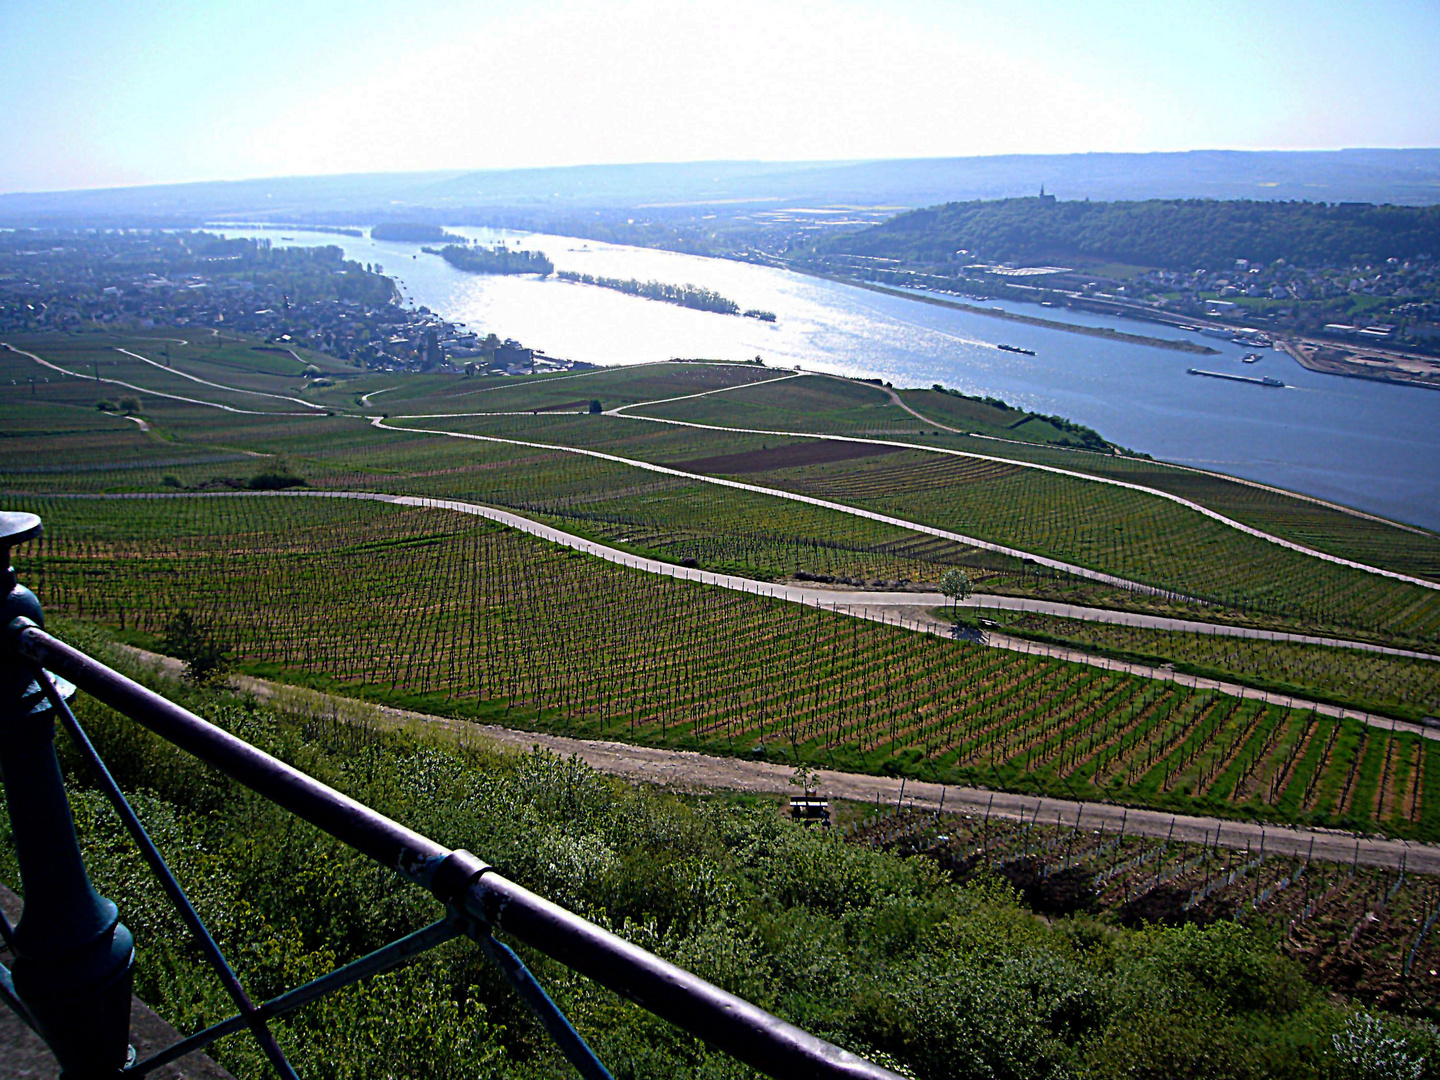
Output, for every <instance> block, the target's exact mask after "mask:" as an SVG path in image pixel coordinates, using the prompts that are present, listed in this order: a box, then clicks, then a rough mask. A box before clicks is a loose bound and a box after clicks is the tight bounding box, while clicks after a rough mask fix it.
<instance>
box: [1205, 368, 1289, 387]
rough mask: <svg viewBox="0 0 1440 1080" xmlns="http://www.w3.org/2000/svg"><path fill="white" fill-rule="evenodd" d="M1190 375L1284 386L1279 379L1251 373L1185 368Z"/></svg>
mask: <svg viewBox="0 0 1440 1080" xmlns="http://www.w3.org/2000/svg"><path fill="white" fill-rule="evenodd" d="M1185 370H1186V371H1188V372H1189V373H1190V374H1191V375H1204V376H1205V377H1206V378H1207V379H1228V380H1229V381H1230V382H1243V383H1253V384H1254V385H1256V386H1282V387H1283V386H1284V385H1285V384H1284V383H1283V382H1281V381H1280V380H1279V379H1272V378H1271V377H1270V376H1269V375H1263V376H1261V377H1260V378H1258V379H1257V378H1255V377H1254V376H1253V375H1228V374H1226V373H1225V372H1223V371H1202V370H1201V369H1200V368H1193V367H1192V368H1186V369H1185Z"/></svg>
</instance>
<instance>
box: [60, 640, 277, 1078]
mask: <svg viewBox="0 0 1440 1080" xmlns="http://www.w3.org/2000/svg"><path fill="white" fill-rule="evenodd" d="M36 677H37V679H38V680H39V683H40V685H41V687H43V688H44V690H45V696H46V697H48V698H49V699H50V704H51V705H52V706H53V707H54V709H55V711H56V712H57V713H58V714H59V716H60V722H61V723H62V724H64V726H65V731H66V733H67V734H68V735H69V736H70V739H71V741H72V742H73V743H74V744H75V748H76V750H77V751H78V752H79V754H80V756H81V757H82V758H84V759H85V764H86V765H88V766H89V768H90V773H91V775H92V776H94V777H95V781H96V783H98V784H99V785H100V790H101V791H102V792H104V794H105V797H106V798H107V799H109V800H110V805H111V806H112V807H113V808H114V810H115V813H116V815H117V816H118V817H119V818H120V823H121V824H122V825H124V826H125V831H126V832H128V833H129V834H130V838H131V839H132V840H134V841H135V846H136V847H138V848H139V849H140V855H141V856H142V857H143V858H144V860H145V862H146V863H147V864H148V865H149V867H150V871H151V873H153V874H154V875H155V877H156V878H157V879H158V880H159V882H160V887H161V888H162V889H164V890H165V895H166V896H168V897H169V898H170V902H171V903H172V904H174V905H175V910H176V911H178V912H179V913H180V919H181V921H182V922H184V923H185V927H186V929H188V930H189V931H190V934H191V936H192V937H194V939H195V941H196V942H197V943H198V944H199V946H200V951H201V952H202V953H204V954H205V959H206V960H207V961H209V963H210V967H211V968H213V969H214V971H215V974H216V975H217V976H218V977H219V979H220V982H221V984H222V985H223V986H224V987H225V992H226V993H228V994H229V995H230V997H231V999H232V1000H233V1001H234V1002H235V1004H236V1006H237V1007H238V1008H239V1009H240V1012H241V1013H242V1014H244V1015H245V1016H246V1017H247V1022H248V1023H249V1025H250V1028H251V1030H252V1031H253V1032H254V1034H255V1041H256V1042H258V1043H259V1044H260V1049H261V1050H263V1051H264V1052H265V1056H266V1057H267V1058H269V1059H270V1064H271V1065H272V1066H274V1068H275V1071H276V1072H278V1073H279V1074H280V1076H281V1078H282V1080H300V1078H299V1077H298V1076H296V1075H295V1070H294V1068H293V1067H292V1066H291V1065H290V1062H289V1061H287V1060H286V1058H285V1052H284V1051H283V1050H281V1049H280V1044H279V1043H278V1042H276V1041H275V1036H274V1035H273V1034H271V1032H270V1029H269V1028H267V1027H266V1026H265V1020H264V1018H263V1017H261V1016H258V1015H256V1011H255V1006H254V1005H253V1004H252V1003H251V1001H250V995H249V994H247V993H246V992H245V987H244V986H242V985H241V983H240V979H239V978H238V977H237V976H236V975H235V970H234V969H233V968H232V967H231V966H230V961H229V960H226V959H225V954H224V953H223V952H221V951H220V946H219V945H217V944H216V943H215V939H214V938H213V937H211V935H210V930H209V929H208V928H207V927H206V925H205V922H204V920H202V919H201V918H200V913H199V912H198V911H196V910H195V905H194V904H192V903H190V898H189V897H188V896H186V895H185V890H184V889H183V888H182V887H181V886H180V882H178V881H176V880H175V875H174V874H173V873H171V872H170V866H169V864H168V863H166V862H165V856H163V855H161V854H160V849H159V848H157V847H156V846H155V841H154V840H152V839H150V834H149V833H148V832H146V831H145V826H144V825H142V824H141V823H140V818H139V816H138V815H137V814H136V813H135V810H134V808H133V807H131V805H130V802H129V800H128V799H126V798H125V793H124V792H122V791H121V790H120V785H119V784H117V783H116V782H115V778H114V777H113V776H111V775H110V770H109V769H108V768H106V767H105V762H104V761H102V760H101V758H100V755H99V753H97V752H96V750H95V747H94V745H93V744H92V743H91V742H90V736H88V735H86V734H85V729H84V728H82V727H81V726H80V721H79V720H77V719H75V714H74V713H73V712H71V711H70V706H69V705H67V704H66V703H65V699H64V698H63V697H62V696H61V695H60V691H59V690H58V689H57V688H56V686H55V684H54V683H53V682H52V681H51V680H50V676H49V675H48V674H46V672H45V670H44V669H43V668H41V669H40V671H39V673H38V675H37V676H36Z"/></svg>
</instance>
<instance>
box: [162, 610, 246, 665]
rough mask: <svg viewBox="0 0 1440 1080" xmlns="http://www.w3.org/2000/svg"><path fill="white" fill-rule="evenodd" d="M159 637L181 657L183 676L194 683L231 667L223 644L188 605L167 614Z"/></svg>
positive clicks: (166, 646)
mask: <svg viewBox="0 0 1440 1080" xmlns="http://www.w3.org/2000/svg"><path fill="white" fill-rule="evenodd" d="M160 641H161V644H162V646H163V647H164V649H165V651H166V652H167V653H169V654H170V655H171V656H174V657H175V658H176V659H178V660H182V661H184V663H185V677H186V678H187V679H189V680H190V681H191V682H193V683H202V684H203V683H210V682H214V681H215V680H216V679H219V678H220V677H221V676H223V675H224V674H225V673H226V672H227V671H228V670H230V661H229V659H228V658H227V657H226V656H225V646H224V644H222V643H221V641H220V639H219V638H218V637H216V635H215V632H214V630H212V629H211V628H210V627H209V626H207V625H206V624H205V623H203V622H201V621H200V620H198V619H196V618H195V616H194V615H192V614H191V613H190V610H189V609H188V608H181V609H180V610H179V611H177V612H176V613H175V614H174V615H172V616H171V617H170V619H169V620H168V621H167V622H166V623H165V630H164V633H163V634H162V635H161V638H160Z"/></svg>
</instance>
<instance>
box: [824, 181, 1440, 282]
mask: <svg viewBox="0 0 1440 1080" xmlns="http://www.w3.org/2000/svg"><path fill="white" fill-rule="evenodd" d="M962 249H963V250H965V251H968V252H969V253H971V255H972V256H974V257H975V258H978V259H1047V258H1057V257H1063V256H1066V255H1069V256H1088V257H1091V258H1096V259H1107V260H1115V261H1118V262H1122V263H1129V264H1136V265H1142V266H1156V267H1165V268H1168V269H1172V270H1193V269H1195V268H1196V267H1209V268H1211V269H1214V268H1216V267H1221V266H1228V265H1231V264H1233V263H1234V261H1235V260H1236V259H1248V260H1250V261H1251V262H1260V263H1271V262H1274V261H1275V260H1276V259H1286V260H1288V261H1289V262H1291V263H1294V264H1296V265H1299V266H1308V267H1320V266H1337V265H1348V264H1350V263H1351V262H1352V261H1357V260H1358V261H1373V260H1384V259H1386V258H1391V257H1395V258H1401V259H1404V258H1410V257H1413V256H1415V255H1420V254H1427V253H1428V254H1435V253H1437V252H1440V207H1437V206H1423V207H1422V206H1369V205H1355V204H1346V203H1341V204H1338V205H1328V204H1326V203H1309V202H1265V201H1250V200H1228V201H1219V200H1212V199H1149V200H1146V201H1143V202H1090V201H1088V200H1087V201H1084V202H1077V201H1072V202H1062V201H1057V200H1054V199H1044V198H1028V199H995V200H983V201H975V202H956V203H946V204H945V205H943V206H932V207H928V208H926V209H923V210H912V211H910V212H909V213H905V214H900V215H898V216H897V217H894V218H892V219H890V220H889V221H887V222H884V223H883V224H880V225H876V226H874V227H873V228H869V229H865V230H862V231H861V232H858V233H852V234H848V235H844V236H837V237H833V238H830V239H828V240H826V241H825V242H823V243H822V244H821V245H820V246H819V250H820V251H821V252H826V253H846V254H852V255H866V256H871V257H877V256H878V257H884V258H905V259H912V260H917V261H922V262H946V261H949V260H950V259H951V258H952V257H953V256H954V253H955V252H956V251H959V250H962Z"/></svg>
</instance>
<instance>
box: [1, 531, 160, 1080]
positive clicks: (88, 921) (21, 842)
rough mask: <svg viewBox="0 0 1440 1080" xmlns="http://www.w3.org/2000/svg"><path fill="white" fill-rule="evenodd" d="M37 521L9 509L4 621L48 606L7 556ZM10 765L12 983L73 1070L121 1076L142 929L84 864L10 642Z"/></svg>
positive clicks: (45, 722)
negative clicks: (17, 889) (15, 886)
mask: <svg viewBox="0 0 1440 1080" xmlns="http://www.w3.org/2000/svg"><path fill="white" fill-rule="evenodd" d="M39 532H40V519H39V518H37V517H35V516H34V515H33V514H16V513H3V514H0V555H3V558H0V567H3V568H4V569H3V570H0V618H3V620H4V622H3V623H0V625H9V624H10V623H11V621H12V620H18V621H22V622H25V623H30V624H32V625H34V624H38V623H39V621H40V620H41V619H42V618H43V616H42V613H41V611H40V603H39V601H38V600H36V599H35V594H34V593H32V592H31V591H30V590H29V589H27V588H25V587H24V586H23V585H20V584H18V583H17V582H16V581H15V572H14V570H13V569H12V568H11V567H10V559H9V555H10V548H11V547H12V546H13V545H14V544H17V543H21V542H23V541H24V540H27V539H30V538H31V537H33V536H36V535H38V534H39ZM0 777H3V779H4V782H5V803H6V806H7V807H8V809H9V812H10V830H11V834H12V835H13V837H14V843H15V856H16V860H17V862H18V863H19V865H20V883H21V887H22V888H23V890H24V893H25V907H24V910H23V911H22V912H21V916H20V922H19V924H18V925H16V927H15V928H14V931H13V933H12V935H11V937H12V945H13V947H14V950H15V963H14V966H13V968H12V971H11V975H12V978H13V987H14V992H15V994H16V996H18V997H19V998H20V1000H21V1001H23V1002H24V1004H25V1008H26V1010H27V1012H28V1013H29V1016H30V1019H31V1021H32V1022H33V1023H34V1026H35V1028H36V1030H37V1031H39V1033H40V1035H41V1037H42V1038H44V1040H45V1042H46V1043H47V1044H49V1046H50V1048H51V1050H52V1051H54V1053H55V1057H56V1059H57V1060H58V1061H59V1062H60V1066H61V1069H62V1071H63V1073H64V1075H65V1076H66V1077H67V1078H71V1080H88V1078H90V1077H102V1076H106V1077H109V1076H115V1075H116V1074H117V1073H118V1072H119V1070H120V1068H121V1067H122V1066H123V1065H124V1064H125V1059H126V1056H127V1054H128V1052H129V1043H130V987H131V982H132V968H133V966H134V961H135V947H134V940H133V939H132V938H131V936H130V931H129V930H127V929H126V928H125V927H124V926H123V925H122V924H121V922H120V913H119V910H118V909H117V908H116V907H115V905H114V904H113V903H111V902H110V901H109V900H107V899H105V898H104V897H103V896H101V895H100V894H99V893H97V892H96V891H95V888H94V886H93V885H91V884H90V878H89V876H88V875H87V874H86V873H85V863H84V861H83V860H82V858H81V856H80V845H79V842H78V841H77V840H76V838H75V822H74V819H73V818H72V817H71V814H70V801H69V799H68V798H67V797H66V795H65V781H64V778H63V776H62V775H61V772H60V762H59V761H58V760H57V759H56V757H55V724H54V718H53V714H52V712H51V708H50V704H49V703H48V702H47V701H46V700H45V695H44V693H43V692H42V691H41V688H40V686H39V685H38V684H37V683H36V682H35V681H34V680H33V679H32V677H31V672H30V669H29V667H28V666H27V665H25V664H23V663H21V662H20V660H19V658H18V657H17V656H15V655H14V653H13V652H10V651H8V650H0Z"/></svg>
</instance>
